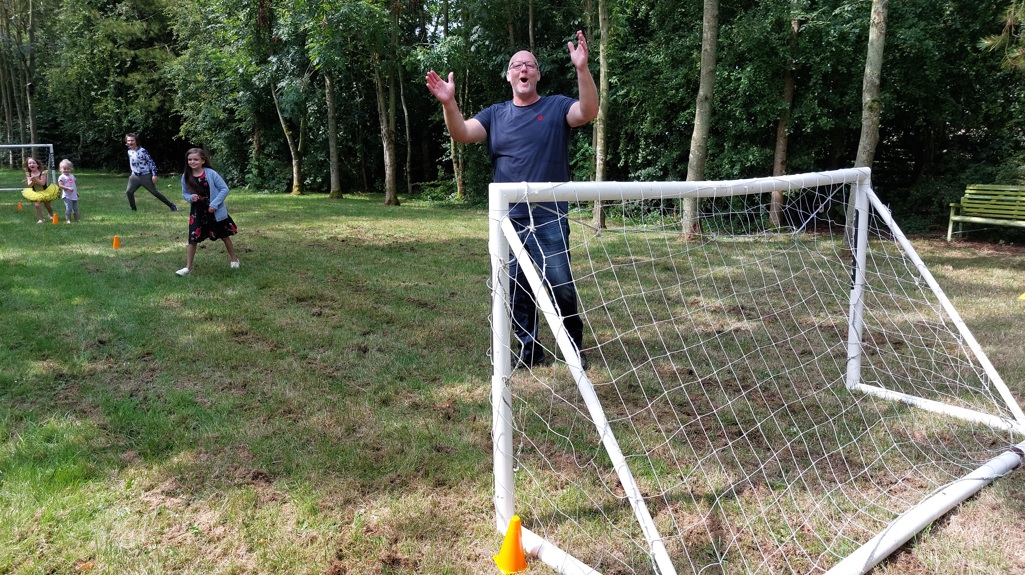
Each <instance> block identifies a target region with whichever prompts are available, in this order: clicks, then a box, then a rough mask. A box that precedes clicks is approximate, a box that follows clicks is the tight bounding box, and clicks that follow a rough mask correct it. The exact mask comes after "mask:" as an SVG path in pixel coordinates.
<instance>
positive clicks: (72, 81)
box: [40, 0, 178, 165]
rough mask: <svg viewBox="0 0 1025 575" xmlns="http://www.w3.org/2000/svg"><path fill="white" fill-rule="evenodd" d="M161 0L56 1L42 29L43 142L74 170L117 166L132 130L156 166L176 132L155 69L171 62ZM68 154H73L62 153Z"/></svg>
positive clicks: (170, 39)
mask: <svg viewBox="0 0 1025 575" xmlns="http://www.w3.org/2000/svg"><path fill="white" fill-rule="evenodd" d="M164 9H165V0H135V1H132V0H122V1H120V2H108V1H105V0H82V1H80V2H79V1H76V2H61V3H60V7H59V9H58V10H57V11H55V12H54V13H53V14H52V15H50V18H49V19H48V20H47V23H46V24H45V26H46V28H48V29H49V30H50V32H52V36H51V37H52V40H51V41H52V42H53V45H52V53H51V56H50V58H49V60H48V65H47V66H45V67H44V68H42V69H41V70H40V72H41V75H42V76H44V77H45V79H46V92H45V94H41V97H43V98H44V101H45V105H43V106H40V110H42V111H43V117H42V122H43V124H44V125H45V126H46V132H47V136H46V141H49V142H53V143H55V145H56V146H55V148H56V150H58V153H59V154H60V155H61V156H62V157H65V156H70V157H71V158H73V159H74V160H75V161H77V162H78V163H79V164H81V165H121V164H123V162H124V160H123V158H124V147H123V146H122V145H121V139H122V136H123V135H124V134H125V133H126V132H137V133H139V135H140V138H141V140H140V141H142V142H143V144H144V145H145V146H147V147H148V148H149V149H150V151H151V152H153V155H154V156H155V157H156V158H157V160H158V161H167V160H168V159H169V158H166V157H165V156H166V155H170V154H163V153H161V152H163V151H164V150H165V146H164V144H165V142H168V141H169V140H170V138H171V137H172V136H173V135H174V134H175V133H176V132H177V131H178V127H177V118H176V116H175V114H173V113H172V100H171V94H170V93H169V92H168V91H167V90H166V89H165V87H164V83H163V76H162V72H163V69H164V67H165V66H167V65H168V64H169V63H170V62H171V60H172V59H173V55H174V54H173V37H172V35H171V32H170V26H169V23H168V20H167V18H166V17H165V16H164ZM70 150H74V152H75V153H74V154H68V151H70Z"/></svg>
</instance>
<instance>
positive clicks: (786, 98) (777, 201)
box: [769, 20, 801, 227]
mask: <svg viewBox="0 0 1025 575" xmlns="http://www.w3.org/2000/svg"><path fill="white" fill-rule="evenodd" d="M800 31H801V22H800V20H791V21H790V38H789V39H788V40H787V43H788V44H789V45H790V49H791V54H793V49H794V47H795V46H796V45H797V33H798V32H800ZM790 57H791V58H792V56H790ZM795 76H796V73H795V70H794V62H793V60H791V61H790V62H789V63H788V65H787V70H786V72H785V73H784V76H783V113H782V114H780V117H779V122H778V123H777V124H776V150H775V153H774V154H773V158H772V175H773V176H782V175H784V174H786V173H787V149H788V146H789V142H790V118H791V116H792V115H793V108H794V84H795V83H796V79H795ZM782 206H783V192H780V191H775V192H772V200H771V202H770V204H769V222H770V223H771V224H772V225H773V226H776V227H779V225H780V222H781V220H782V218H781V217H780V215H781V214H780V212H781V210H782Z"/></svg>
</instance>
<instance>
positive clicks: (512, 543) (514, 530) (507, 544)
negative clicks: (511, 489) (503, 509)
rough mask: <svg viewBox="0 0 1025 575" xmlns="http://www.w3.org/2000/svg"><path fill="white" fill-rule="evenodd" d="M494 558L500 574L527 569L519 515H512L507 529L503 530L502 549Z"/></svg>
mask: <svg viewBox="0 0 1025 575" xmlns="http://www.w3.org/2000/svg"><path fill="white" fill-rule="evenodd" d="M494 559H495V564H496V565H498V570H499V571H501V572H502V575H511V574H512V573H521V572H523V571H526V570H527V555H526V553H525V552H524V551H523V529H522V527H521V526H520V516H519V515H513V518H512V519H510V520H509V529H507V530H506V531H505V540H504V541H502V550H501V551H499V552H498V555H495V557H494Z"/></svg>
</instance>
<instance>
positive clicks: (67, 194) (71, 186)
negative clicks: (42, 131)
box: [57, 160, 78, 224]
mask: <svg viewBox="0 0 1025 575" xmlns="http://www.w3.org/2000/svg"><path fill="white" fill-rule="evenodd" d="M60 169H61V175H60V177H59V178H57V187H59V188H60V189H61V199H63V200H64V217H65V219H67V222H68V223H69V224H70V223H71V215H72V214H74V216H75V221H76V222H77V221H78V183H77V182H75V176H74V175H73V174H72V173H71V170H73V169H74V166H72V165H71V160H61V163H60Z"/></svg>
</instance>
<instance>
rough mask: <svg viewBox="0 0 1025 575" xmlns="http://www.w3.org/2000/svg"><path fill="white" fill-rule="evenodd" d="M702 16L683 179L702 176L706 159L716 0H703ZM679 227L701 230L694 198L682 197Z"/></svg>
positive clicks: (686, 235)
mask: <svg viewBox="0 0 1025 575" xmlns="http://www.w3.org/2000/svg"><path fill="white" fill-rule="evenodd" d="M704 1H705V4H704V18H703V21H702V24H701V77H700V83H699V85H698V99H697V104H696V106H695V111H694V132H693V134H692V135H691V139H690V157H689V158H688V160H687V181H688V182H693V181H698V180H704V179H705V164H706V162H707V161H708V132H709V129H710V128H711V121H712V94H713V90H714V88H715V66H716V49H717V45H718V41H719V0H704ZM681 224H682V231H683V235H684V238H687V239H690V238H692V237H693V236H695V235H696V234H698V233H700V232H701V219H700V215H699V214H698V200H697V198H685V199H684V200H683V220H682V222H681Z"/></svg>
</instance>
